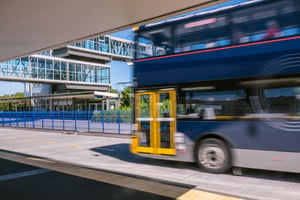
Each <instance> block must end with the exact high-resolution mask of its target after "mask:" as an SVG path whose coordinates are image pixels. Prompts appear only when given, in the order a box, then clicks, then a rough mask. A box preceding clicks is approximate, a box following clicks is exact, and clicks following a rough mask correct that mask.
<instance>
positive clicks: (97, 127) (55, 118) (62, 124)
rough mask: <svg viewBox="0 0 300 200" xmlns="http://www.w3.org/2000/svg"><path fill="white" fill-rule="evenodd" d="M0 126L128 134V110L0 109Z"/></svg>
mask: <svg viewBox="0 0 300 200" xmlns="http://www.w3.org/2000/svg"><path fill="white" fill-rule="evenodd" d="M0 126H5V127H17V128H18V127H20V128H37V129H50V130H62V131H74V132H94V133H118V134H130V132H131V127H132V111H93V112H91V111H29V112H0Z"/></svg>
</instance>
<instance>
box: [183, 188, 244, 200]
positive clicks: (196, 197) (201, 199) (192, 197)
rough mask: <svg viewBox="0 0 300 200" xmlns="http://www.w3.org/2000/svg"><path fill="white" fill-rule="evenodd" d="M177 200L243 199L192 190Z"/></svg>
mask: <svg viewBox="0 0 300 200" xmlns="http://www.w3.org/2000/svg"><path fill="white" fill-rule="evenodd" d="M177 200H243V199H239V198H235V197H229V196H224V195H219V194H214V193H210V192H204V191H200V190H195V189H192V190H189V191H188V192H186V193H184V194H183V195H181V196H180V197H178V198H177Z"/></svg>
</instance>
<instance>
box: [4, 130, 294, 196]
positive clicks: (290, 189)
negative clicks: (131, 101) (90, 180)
mask: <svg viewBox="0 0 300 200" xmlns="http://www.w3.org/2000/svg"><path fill="white" fill-rule="evenodd" d="M129 143H130V138H128V137H111V136H110V137H107V136H89V135H76V134H62V133H57V132H55V133H53V132H49V131H45V132H43V131H37V130H33V131H31V130H24V129H12V128H0V149H2V150H7V151H13V152H18V153H24V154H29V155H34V156H40V157H44V158H49V159H53V160H57V161H64V162H68V163H74V164H79V165H82V166H87V167H90V168H95V169H101V170H108V171H112V172H117V173H124V174H130V175H134V176H141V177H146V178H154V179H158V180H161V181H171V182H175V183H181V184H187V185H193V186H195V188H196V189H199V190H204V191H212V192H217V193H222V194H229V195H234V196H238V197H243V198H249V199H258V200H296V199H300V174H291V173H278V172H276V173H275V172H270V171H261V170H246V173H245V175H244V176H234V175H232V174H230V173H229V174H217V175H216V174H209V173H205V172H201V171H200V170H198V168H197V167H196V165H194V164H190V163H182V162H174V161H165V160H156V159H149V158H143V157H139V156H136V155H133V154H131V153H130V152H129Z"/></svg>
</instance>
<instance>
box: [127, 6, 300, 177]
mask: <svg viewBox="0 0 300 200" xmlns="http://www.w3.org/2000/svg"><path fill="white" fill-rule="evenodd" d="M135 35H136V37H135V42H136V53H135V60H134V94H135V123H136V131H135V133H134V134H133V135H132V143H131V152H133V153H134V154H139V155H142V156H146V157H151V158H159V159H168V160H178V161H186V162H197V163H198V165H199V166H200V167H201V168H202V169H203V170H204V171H207V172H212V173H223V172H225V171H228V170H229V169H231V168H232V167H240V168H258V169H267V170H276V171H289V172H297V173H299V172H300V4H299V2H298V1H296V0H250V1H245V2H242V3H239V4H234V5H229V4H227V5H226V4H225V6H222V7H216V8H215V9H206V10H204V11H203V12H199V13H193V14H189V15H183V16H180V17H178V18H172V19H168V20H165V21H159V22H156V23H152V24H147V25H144V26H141V27H137V28H135Z"/></svg>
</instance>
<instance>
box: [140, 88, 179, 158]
mask: <svg viewBox="0 0 300 200" xmlns="http://www.w3.org/2000/svg"><path fill="white" fill-rule="evenodd" d="M163 93H168V94H169V95H170V108H169V109H170V110H169V111H170V116H169V117H166V118H164V117H161V116H159V115H160V113H159V105H160V99H159V97H160V94H163ZM142 95H149V97H150V101H149V103H150V105H149V106H150V109H149V112H150V113H149V115H150V116H148V117H145V118H143V116H141V115H140V114H141V113H140V96H142ZM135 102H136V107H135V111H136V112H135V113H136V123H137V133H138V134H137V141H136V145H135V146H136V147H135V152H136V153H149V154H164V155H175V154H176V150H175V139H174V134H175V132H176V91H175V90H159V91H146V92H138V93H136V95H135ZM142 121H148V122H149V125H150V127H149V128H150V130H149V131H150V144H149V146H141V145H139V144H140V143H141V140H142V135H143V134H144V137H145V133H142V132H141V128H142V127H141V122H142ZM163 121H169V122H170V147H169V148H163V147H160V144H161V141H160V138H161V137H160V125H161V122H163Z"/></svg>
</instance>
